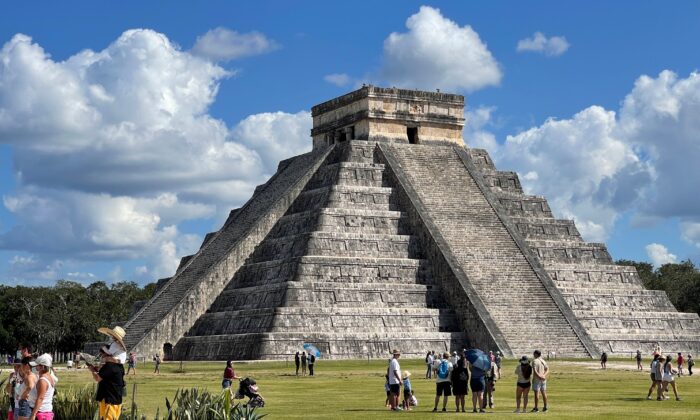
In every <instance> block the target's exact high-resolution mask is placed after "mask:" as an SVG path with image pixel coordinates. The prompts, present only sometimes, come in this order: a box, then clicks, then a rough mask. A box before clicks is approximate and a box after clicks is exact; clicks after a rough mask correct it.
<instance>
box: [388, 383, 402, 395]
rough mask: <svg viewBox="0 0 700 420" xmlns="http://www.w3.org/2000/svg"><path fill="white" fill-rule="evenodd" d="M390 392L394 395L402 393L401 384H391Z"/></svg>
mask: <svg viewBox="0 0 700 420" xmlns="http://www.w3.org/2000/svg"><path fill="white" fill-rule="evenodd" d="M389 391H390V392H391V393H392V394H394V395H399V394H400V393H401V384H389Z"/></svg>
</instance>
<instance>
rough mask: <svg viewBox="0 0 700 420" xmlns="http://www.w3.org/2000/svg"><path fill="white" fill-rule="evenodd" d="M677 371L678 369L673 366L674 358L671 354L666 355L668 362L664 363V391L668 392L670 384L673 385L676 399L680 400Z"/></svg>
mask: <svg viewBox="0 0 700 420" xmlns="http://www.w3.org/2000/svg"><path fill="white" fill-rule="evenodd" d="M676 373H678V371H677V370H675V369H674V368H673V358H672V357H671V355H670V354H669V355H668V356H666V363H664V375H663V379H662V381H663V382H662V386H663V389H664V392H668V386H669V385H671V388H673V395H674V396H675V397H676V401H680V400H681V397H679V396H678V388H676V377H675V374H676ZM664 399H668V397H665V398H664Z"/></svg>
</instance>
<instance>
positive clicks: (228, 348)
mask: <svg viewBox="0 0 700 420" xmlns="http://www.w3.org/2000/svg"><path fill="white" fill-rule="evenodd" d="M304 343H312V344H314V345H315V346H316V347H318V349H319V350H321V359H358V358H366V357H371V358H380V359H384V360H386V359H388V358H389V357H391V351H392V350H393V349H399V350H401V354H402V356H403V357H404V358H422V357H424V356H425V352H426V350H427V349H433V350H435V351H436V352H440V353H444V352H448V351H451V350H454V349H461V348H463V347H465V343H467V336H466V334H464V333H455V332H451V333H449V332H437V331H435V332H414V333H411V334H410V335H408V334H400V333H399V334H397V333H396V331H388V332H386V331H385V332H366V331H358V330H356V331H349V332H347V333H335V332H330V331H327V332H321V331H315V332H313V333H308V332H296V331H286V332H277V333H263V334H230V335H216V336H206V337H205V336H199V337H184V338H182V339H181V340H180V341H179V342H178V344H177V345H176V346H175V349H174V351H175V358H176V359H178V358H180V359H186V360H245V359H290V357H292V356H294V353H295V352H297V351H299V350H300V349H301V348H302V345H303V344H304Z"/></svg>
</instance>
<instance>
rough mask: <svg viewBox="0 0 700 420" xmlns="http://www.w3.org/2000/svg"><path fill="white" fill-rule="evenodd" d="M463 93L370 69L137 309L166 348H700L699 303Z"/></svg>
mask: <svg viewBox="0 0 700 420" xmlns="http://www.w3.org/2000/svg"><path fill="white" fill-rule="evenodd" d="M463 111H464V97H463V96H460V95H452V94H444V93H434V92H421V91H411V90H400V89H385V88H379V87H375V86H365V87H363V88H361V89H359V90H356V91H354V92H351V93H349V94H347V95H344V96H341V97H338V98H335V99H333V100H331V101H328V102H325V103H322V104H320V105H317V106H315V107H313V109H312V116H313V119H314V128H313V129H312V132H311V135H312V138H313V146H314V147H313V151H311V152H310V153H307V154H304V155H300V156H296V157H294V158H291V159H287V160H285V161H282V162H281V163H280V164H279V167H278V170H277V173H276V174H275V175H274V176H273V177H272V178H270V180H268V181H267V182H266V183H265V184H263V185H260V186H258V187H257V188H256V190H255V193H254V194H253V197H252V198H251V199H250V200H249V201H248V202H247V203H246V204H245V205H244V206H243V207H241V208H240V209H236V210H233V211H232V212H231V214H230V216H229V218H228V220H227V221H226V223H225V224H224V226H223V227H222V228H221V229H220V230H219V231H217V232H214V233H210V234H208V235H207V236H206V238H205V240H204V243H203V244H202V246H201V248H200V250H199V251H198V252H197V253H196V254H195V255H192V256H188V257H185V258H183V259H182V261H181V264H180V267H179V268H178V270H177V272H176V274H175V275H174V276H173V277H171V278H169V279H166V280H165V281H163V282H160V283H159V288H158V290H157V291H156V293H155V295H154V296H153V298H152V299H151V300H150V301H148V302H147V303H145V304H144V305H143V306H142V307H141V308H140V310H138V311H137V312H136V313H135V314H134V315H133V316H132V318H131V319H130V320H129V321H128V323H127V324H126V330H127V337H126V343H127V346H128V347H129V348H130V349H134V350H136V351H137V352H139V353H141V354H153V353H157V352H163V353H164V354H165V357H166V358H167V359H175V360H223V359H275V358H285V357H288V356H289V355H290V354H293V353H294V352H296V351H299V350H300V349H301V346H302V344H304V343H311V344H314V345H316V346H317V347H318V348H319V349H320V350H321V351H322V353H323V355H324V357H326V358H362V357H382V358H383V357H387V355H388V353H389V351H390V350H391V349H392V348H400V349H402V351H403V353H404V354H407V355H409V356H419V355H424V354H425V352H426V351H427V350H436V351H441V352H442V351H450V350H453V349H458V348H463V347H480V348H483V349H493V350H496V349H499V350H501V351H502V352H503V353H504V354H505V355H506V356H516V355H521V354H529V353H530V352H531V351H532V350H533V349H535V348H538V349H540V350H542V351H544V352H556V353H557V354H558V355H562V356H575V357H591V356H596V355H598V354H599V353H600V352H602V351H607V352H608V353H621V354H629V353H630V352H634V351H636V350H637V349H640V350H642V351H644V352H650V351H651V350H652V349H653V348H654V347H656V346H660V347H661V348H662V350H663V351H665V352H671V351H674V352H675V351H684V352H686V351H697V350H700V318H698V315H697V314H686V313H679V312H677V311H676V310H675V308H674V307H673V305H672V304H671V303H670V301H669V300H668V298H667V296H666V295H665V293H664V292H659V291H652V290H646V289H644V288H643V286H642V285H641V282H640V280H639V276H638V275H637V272H636V271H635V269H634V268H633V267H624V266H618V265H615V264H614V263H613V261H612V259H611V257H610V255H609V254H608V252H607V250H606V248H605V245H603V244H593V243H586V242H584V241H583V240H582V239H581V237H580V235H579V233H578V231H577V229H576V227H575V225H574V223H573V221H570V220H559V219H556V218H554V217H553V215H552V213H551V211H550V209H549V207H548V205H547V202H546V200H545V199H544V198H542V197H538V196H530V195H525V194H524V193H523V191H522V189H521V187H520V182H519V180H518V176H517V174H515V173H514V172H501V171H498V170H497V169H496V168H495V167H494V165H493V162H492V161H491V159H490V158H489V156H488V154H487V153H486V151H484V150H479V149H470V148H468V147H465V145H464V142H463V140H462V128H463V125H464V119H463Z"/></svg>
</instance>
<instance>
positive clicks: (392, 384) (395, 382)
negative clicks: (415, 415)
mask: <svg viewBox="0 0 700 420" xmlns="http://www.w3.org/2000/svg"><path fill="white" fill-rule="evenodd" d="M391 355H392V357H391V360H390V361H389V369H388V372H387V374H388V375H389V392H391V398H389V405H390V406H391V409H392V410H394V411H400V410H401V407H399V394H400V393H401V366H399V357H401V352H400V351H398V350H396V349H394V350H393V351H392V352H391Z"/></svg>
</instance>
